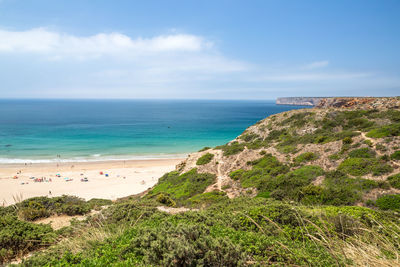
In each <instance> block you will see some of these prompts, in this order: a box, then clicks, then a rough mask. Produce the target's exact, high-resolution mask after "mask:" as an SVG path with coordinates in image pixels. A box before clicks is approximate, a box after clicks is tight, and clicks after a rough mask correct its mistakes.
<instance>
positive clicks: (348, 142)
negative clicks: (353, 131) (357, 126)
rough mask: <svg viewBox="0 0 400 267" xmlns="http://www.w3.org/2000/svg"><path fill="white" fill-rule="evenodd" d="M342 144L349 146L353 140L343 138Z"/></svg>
mask: <svg viewBox="0 0 400 267" xmlns="http://www.w3.org/2000/svg"><path fill="white" fill-rule="evenodd" d="M342 141H343V144H351V143H353V139H352V138H351V137H350V136H346V137H345V138H343V140H342Z"/></svg>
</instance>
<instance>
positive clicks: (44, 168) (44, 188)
mask: <svg viewBox="0 0 400 267" xmlns="http://www.w3.org/2000/svg"><path fill="white" fill-rule="evenodd" d="M182 160H183V159H151V160H150V159H149V160H129V161H103V162H76V163H60V164H58V165H57V164H55V163H46V164H44V163H41V164H27V165H25V164H7V165H0V205H11V204H14V203H15V200H21V199H22V200H23V199H27V198H30V197H34V196H49V197H54V196H61V195H63V194H68V195H74V196H78V197H81V198H84V199H86V200H89V199H91V198H106V199H112V200H114V199H117V198H120V197H125V196H129V195H133V194H137V193H140V192H143V191H145V190H146V189H148V188H150V187H152V186H153V185H154V184H155V183H157V181H158V178H160V177H161V176H162V175H163V174H164V173H166V172H169V171H172V170H174V169H175V166H176V165H177V164H178V163H180V162H181V161H182ZM101 172H102V173H101ZM58 174H59V176H58ZM67 178H68V180H69V181H66V180H67ZM84 178H87V180H88V181H87V182H85V181H81V179H84ZM35 179H36V182H35Z"/></svg>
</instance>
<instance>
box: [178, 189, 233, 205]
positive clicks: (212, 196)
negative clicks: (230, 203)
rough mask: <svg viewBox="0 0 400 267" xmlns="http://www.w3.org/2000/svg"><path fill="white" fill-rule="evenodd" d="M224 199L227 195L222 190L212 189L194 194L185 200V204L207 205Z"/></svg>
mask: <svg viewBox="0 0 400 267" xmlns="http://www.w3.org/2000/svg"><path fill="white" fill-rule="evenodd" d="M224 199H228V197H227V195H226V193H225V192H223V191H212V192H207V193H203V194H198V195H195V196H194V197H191V198H189V199H188V200H187V201H186V203H185V204H186V205H189V206H201V207H204V206H209V205H211V204H214V203H218V202H220V201H222V200H224Z"/></svg>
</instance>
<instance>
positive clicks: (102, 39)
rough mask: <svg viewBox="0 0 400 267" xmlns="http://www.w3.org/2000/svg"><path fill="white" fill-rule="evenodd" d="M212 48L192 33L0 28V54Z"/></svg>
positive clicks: (91, 53)
mask: <svg viewBox="0 0 400 267" xmlns="http://www.w3.org/2000/svg"><path fill="white" fill-rule="evenodd" d="M211 47H212V42H210V41H205V40H204V38H202V37H200V36H196V35H190V34H170V35H160V36H156V37H152V38H136V39H132V38H130V37H129V36H127V35H124V34H121V33H99V34H96V35H92V36H84V37H79V36H74V35H70V34H65V33H59V32H55V31H49V30H47V29H45V28H36V29H31V30H28V31H6V30H0V53H7V52H8V53H10V52H12V53H21V52H23V53H41V54H45V55H48V56H50V57H51V58H53V59H57V58H63V57H71V56H72V57H76V58H80V59H86V58H93V57H100V56H105V55H117V54H119V55H124V56H129V55H138V54H142V53H163V52H171V51H172V52H198V51H202V50H206V49H209V48H211Z"/></svg>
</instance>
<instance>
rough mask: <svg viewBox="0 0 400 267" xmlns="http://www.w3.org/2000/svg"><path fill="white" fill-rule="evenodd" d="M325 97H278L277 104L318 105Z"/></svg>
mask: <svg viewBox="0 0 400 267" xmlns="http://www.w3.org/2000/svg"><path fill="white" fill-rule="evenodd" d="M322 99H323V98H321V97H279V98H277V99H276V104H277V105H294V106H316V105H318V104H319V102H320V101H321V100H322Z"/></svg>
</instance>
